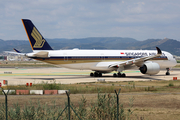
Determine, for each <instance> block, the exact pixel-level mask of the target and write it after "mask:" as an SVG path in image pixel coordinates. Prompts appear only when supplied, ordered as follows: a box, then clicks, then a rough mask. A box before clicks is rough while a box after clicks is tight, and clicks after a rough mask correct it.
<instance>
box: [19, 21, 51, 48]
mask: <svg viewBox="0 0 180 120" xmlns="http://www.w3.org/2000/svg"><path fill="white" fill-rule="evenodd" d="M22 23H23V25H24V29H25V31H26V33H27V36H28V38H29V42H30V45H31V48H32V50H52V48H51V46H50V45H49V44H48V43H47V41H46V40H45V39H44V37H43V36H42V35H41V33H40V32H39V31H38V29H37V28H36V27H35V26H34V24H33V23H32V22H31V20H28V19H22Z"/></svg>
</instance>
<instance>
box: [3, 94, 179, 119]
mask: <svg viewBox="0 0 180 120" xmlns="http://www.w3.org/2000/svg"><path fill="white" fill-rule="evenodd" d="M83 96H84V97H85V98H86V100H87V107H88V105H89V104H90V103H92V102H96V100H97V94H83ZM132 97H133V98H134V101H133V107H132V110H133V115H132V116H131V117H132V118H133V119H139V120H140V118H144V119H145V120H170V119H171V120H177V119H179V118H180V94H179V93H178V94H177V93H171V94H158V93H152V94H150V93H139V92H138V93H123V94H120V103H123V105H124V107H125V109H126V110H127V109H128V108H129V105H128V104H129V99H130V98H132ZM70 98H71V102H72V103H73V104H74V105H75V106H76V105H77V104H78V103H79V101H80V100H81V98H82V94H71V95H70ZM38 100H39V101H40V103H41V104H47V105H49V106H51V105H53V101H55V102H56V106H57V107H59V106H62V108H64V103H65V102H66V101H67V98H66V95H41V96H38V95H18V96H15V95H9V96H8V106H9V107H12V106H13V104H15V103H17V102H18V104H19V105H20V106H21V107H23V106H24V105H25V104H27V105H29V101H31V102H32V103H34V104H35V103H37V101H38ZM0 101H1V102H2V101H4V96H2V95H1V96H0Z"/></svg>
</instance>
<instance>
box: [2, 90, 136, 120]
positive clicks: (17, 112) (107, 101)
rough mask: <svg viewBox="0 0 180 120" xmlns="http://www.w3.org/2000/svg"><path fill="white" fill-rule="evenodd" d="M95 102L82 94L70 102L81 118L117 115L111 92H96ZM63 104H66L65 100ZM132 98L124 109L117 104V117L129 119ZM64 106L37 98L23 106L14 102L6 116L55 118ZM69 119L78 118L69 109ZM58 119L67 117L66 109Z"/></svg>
mask: <svg viewBox="0 0 180 120" xmlns="http://www.w3.org/2000/svg"><path fill="white" fill-rule="evenodd" d="M95 101H96V102H92V103H90V104H89V103H87V99H86V97H84V96H82V97H81V99H80V101H79V102H78V103H77V104H73V103H72V102H71V106H72V107H73V109H74V110H75V111H76V113H77V115H78V116H79V117H80V118H81V119H82V120H105V119H109V120H112V119H113V120H114V119H116V115H117V98H116V96H115V95H111V94H100V92H98V94H97V99H96V100H95ZM64 105H67V101H65V103H64ZM132 105H133V99H130V100H129V108H128V109H125V108H124V106H123V103H122V102H121V103H120V105H119V118H120V119H121V120H127V119H130V117H131V115H132V113H133V112H132V110H131V108H132ZM64 107H65V106H59V105H57V104H56V101H51V103H50V104H47V103H46V104H42V103H41V102H40V101H39V100H37V101H33V102H32V101H29V103H28V104H27V103H26V104H25V105H24V106H20V105H19V103H14V104H13V106H11V107H8V109H9V110H8V118H9V119H13V120H21V119H22V120H34V119H38V120H39V119H43V120H44V119H52V120H54V119H57V118H58V116H59V115H60V113H61V112H62V110H63V108H64ZM70 112H71V119H73V120H78V117H77V116H76V115H75V114H74V112H73V111H72V109H71V111H70ZM0 113H1V116H0V119H5V105H4V103H0ZM59 119H63V120H64V119H68V111H67V109H66V110H65V111H64V112H63V114H62V115H61V116H60V117H59Z"/></svg>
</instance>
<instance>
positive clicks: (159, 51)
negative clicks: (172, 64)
mask: <svg viewBox="0 0 180 120" xmlns="http://www.w3.org/2000/svg"><path fill="white" fill-rule="evenodd" d="M156 49H157V54H160V55H161V54H162V52H161V50H160V49H159V48H158V47H156Z"/></svg>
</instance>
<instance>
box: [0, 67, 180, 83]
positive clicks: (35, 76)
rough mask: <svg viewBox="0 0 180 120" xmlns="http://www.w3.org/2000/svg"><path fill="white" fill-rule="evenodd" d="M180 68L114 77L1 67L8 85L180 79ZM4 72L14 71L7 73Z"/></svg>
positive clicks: (58, 70) (0, 78)
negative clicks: (98, 80)
mask: <svg viewBox="0 0 180 120" xmlns="http://www.w3.org/2000/svg"><path fill="white" fill-rule="evenodd" d="M179 71H180V70H179V69H174V70H172V71H171V75H169V76H166V75H165V72H166V71H160V72H159V73H158V74H157V75H153V76H150V75H143V74H141V73H140V72H139V70H131V71H129V70H128V71H124V73H126V77H120V78H119V77H112V76H113V73H110V74H103V76H102V77H90V76H89V74H90V72H91V71H89V70H73V69H65V68H27V69H26V68H23V69H21V68H19V69H15V68H1V69H0V82H1V83H2V86H3V80H8V85H26V83H32V84H37V83H42V82H45V83H46V82H48V83H53V82H56V83H61V84H73V83H81V82H97V79H105V81H114V82H115V81H149V80H173V77H177V79H180V72H179ZM4 72H12V74H5V73H4Z"/></svg>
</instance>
